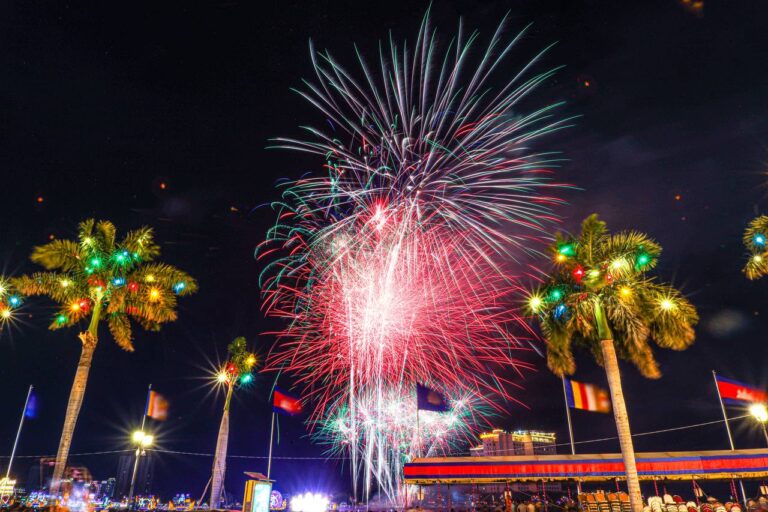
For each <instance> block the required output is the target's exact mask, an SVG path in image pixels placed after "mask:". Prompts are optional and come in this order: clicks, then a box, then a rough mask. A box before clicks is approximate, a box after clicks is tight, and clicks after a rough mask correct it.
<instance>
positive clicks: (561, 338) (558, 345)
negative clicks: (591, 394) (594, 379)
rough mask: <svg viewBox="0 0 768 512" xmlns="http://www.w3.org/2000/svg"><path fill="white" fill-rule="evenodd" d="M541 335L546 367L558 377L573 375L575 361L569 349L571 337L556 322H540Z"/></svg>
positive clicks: (563, 327)
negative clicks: (545, 347)
mask: <svg viewBox="0 0 768 512" xmlns="http://www.w3.org/2000/svg"><path fill="white" fill-rule="evenodd" d="M541 329H542V334H543V336H544V341H545V342H546V344H547V367H548V368H549V369H550V371H551V372H552V373H554V374H555V375H557V376H558V377H563V376H564V375H573V373H574V372H575V371H576V359H575V358H574V357H573V350H572V349H571V340H572V336H571V335H570V333H569V332H568V330H567V329H566V328H565V326H563V325H562V324H560V323H558V322H556V321H550V322H542V326H541Z"/></svg>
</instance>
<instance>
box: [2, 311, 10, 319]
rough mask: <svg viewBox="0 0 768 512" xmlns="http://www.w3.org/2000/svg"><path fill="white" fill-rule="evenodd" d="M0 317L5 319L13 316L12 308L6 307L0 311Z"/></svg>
mask: <svg viewBox="0 0 768 512" xmlns="http://www.w3.org/2000/svg"><path fill="white" fill-rule="evenodd" d="M0 317H2V318H3V319H6V318H10V317H11V310H10V309H4V310H3V311H2V312H0Z"/></svg>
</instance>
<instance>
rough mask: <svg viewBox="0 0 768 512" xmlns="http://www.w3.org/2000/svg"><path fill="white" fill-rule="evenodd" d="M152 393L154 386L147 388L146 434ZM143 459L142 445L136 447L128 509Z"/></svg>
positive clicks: (142, 424)
mask: <svg viewBox="0 0 768 512" xmlns="http://www.w3.org/2000/svg"><path fill="white" fill-rule="evenodd" d="M151 393H152V384H150V385H149V387H148V388H147V401H146V404H145V405H144V414H143V415H142V416H141V432H144V425H146V423H147V413H148V412H149V411H148V410H147V409H149V395H150V394H151ZM140 459H141V443H138V446H136V461H135V462H134V463H133V473H132V474H131V487H130V489H129V490H128V507H130V506H131V502H132V501H133V491H134V489H135V487H136V475H137V473H138V472H139V460H140Z"/></svg>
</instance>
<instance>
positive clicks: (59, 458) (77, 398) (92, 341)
mask: <svg viewBox="0 0 768 512" xmlns="http://www.w3.org/2000/svg"><path fill="white" fill-rule="evenodd" d="M100 316H101V298H99V300H97V301H96V305H95V306H94V308H93V313H92V314H91V322H90V324H89V325H88V330H87V331H85V332H81V333H80V335H79V338H80V341H81V342H82V344H83V347H82V350H81V351H80V361H78V363H77V371H76V372H75V380H74V381H73V382H72V390H71V391H70V392H69V402H68V403H67V412H66V414H65V415H64V428H63V429H62V431H61V438H60V439H59V450H58V451H57V452H56V466H55V467H54V469H53V478H51V487H50V492H51V494H57V493H58V491H59V486H60V485H61V479H62V477H63V476H64V469H65V468H66V466H67V458H68V457H69V447H70V446H71V444H72V436H73V434H74V432H75V425H76V424H77V417H78V416H79V415H80V407H82V405H83V398H84V397H85V386H86V385H87V384H88V374H89V373H90V371H91V361H92V360H93V353H94V351H95V350H96V344H97V343H98V341H99V340H98V326H99V318H100Z"/></svg>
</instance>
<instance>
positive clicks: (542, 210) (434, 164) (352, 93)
mask: <svg viewBox="0 0 768 512" xmlns="http://www.w3.org/2000/svg"><path fill="white" fill-rule="evenodd" d="M503 26H504V22H502V23H501V24H500V26H499V28H498V29H497V31H496V32H495V33H494V35H493V37H492V38H491V41H490V43H489V45H488V47H487V49H486V50H485V52H484V53H482V54H481V55H480V56H479V62H478V64H477V66H476V67H475V68H471V66H470V56H471V50H472V49H473V48H474V46H475V40H476V38H477V35H476V34H472V35H470V36H469V37H468V38H467V39H466V40H465V37H464V34H463V32H462V30H461V26H460V27H459V33H458V36H457V37H456V38H455V39H454V40H453V41H451V42H450V43H449V44H448V45H447V47H446V48H445V49H444V50H443V51H439V49H438V43H437V39H436V35H435V32H434V30H432V29H431V28H430V27H429V26H428V23H427V18H425V20H424V22H423V23H422V26H421V29H420V31H419V35H418V38H417V41H416V45H415V47H414V49H413V50H408V49H407V46H406V45H404V46H403V48H402V49H401V48H399V47H398V46H397V45H396V44H395V43H394V42H393V41H391V40H390V43H389V47H388V52H386V53H385V52H384V50H383V49H382V51H381V55H380V57H381V58H380V62H379V64H378V69H377V70H376V71H374V70H373V69H372V68H371V67H369V66H368V65H367V64H366V63H365V61H364V60H363V58H362V56H361V55H360V54H359V52H358V55H357V56H358V60H359V63H360V73H359V76H358V78H355V77H354V76H353V74H351V73H349V72H347V71H346V70H345V69H343V68H342V67H341V65H340V64H339V63H338V62H337V61H335V60H334V59H333V57H331V56H330V55H329V54H328V53H318V52H315V50H314V49H313V48H312V52H311V55H312V62H313V65H314V70H315V73H316V81H315V82H305V88H304V89H303V90H301V91H297V92H298V93H299V94H300V95H301V96H303V97H304V98H305V99H306V100H307V101H309V102H310V103H311V104H312V105H314V106H315V107H316V108H317V109H318V110H320V111H321V113H322V114H323V116H324V117H325V118H326V119H327V123H326V125H327V127H324V128H322V129H320V128H313V127H305V130H306V131H307V132H308V133H309V138H308V139H307V140H299V139H285V138H281V139H276V143H275V147H279V148H287V149H291V150H296V151H303V152H308V153H312V154H315V155H318V156H319V157H321V158H322V159H323V160H324V161H325V162H326V163H325V173H323V174H322V175H317V176H307V177H304V178H302V179H299V180H296V181H291V182H286V183H285V184H284V191H283V195H282V197H283V200H282V201H280V202H278V203H275V205H274V207H275V208H276V209H277V210H278V221H277V223H276V224H275V226H274V227H273V228H271V229H270V230H269V232H268V233H267V237H266V240H265V241H264V242H263V243H262V244H261V245H260V247H259V249H258V253H259V257H260V258H262V259H266V260H268V261H269V264H268V265H267V267H266V268H265V270H264V273H263V274H262V279H261V287H262V292H263V298H264V302H263V305H264V310H265V311H266V313H267V314H268V315H271V316H275V317H283V318H286V319H287V320H288V326H287V327H286V328H285V329H284V330H283V331H281V332H280V333H278V335H279V342H278V343H277V344H276V347H275V349H274V350H273V351H272V353H271V354H270V356H269V358H268V361H267V369H268V370H276V371H281V372H288V373H289V374H292V375H293V376H294V377H295V379H296V382H297V384H298V385H299V386H301V387H302V388H303V389H304V390H305V395H304V396H305V399H306V400H307V401H310V402H312V404H313V408H312V410H313V413H312V416H311V418H310V423H311V424H312V425H315V426H316V425H320V426H321V428H320V429H319V432H320V433H325V434H327V435H328V439H330V440H331V441H337V442H338V443H339V446H340V447H341V446H342V445H344V449H345V450H346V451H347V452H348V453H349V454H350V457H351V461H352V466H353V477H354V478H353V480H354V485H355V489H357V480H356V479H357V477H358V476H359V475H363V476H364V477H365V480H364V481H365V484H366V485H365V487H366V489H369V488H370V483H371V480H372V478H374V479H376V481H377V482H378V483H379V485H380V486H381V488H382V490H383V491H384V492H385V493H386V494H387V495H388V496H389V497H391V498H393V499H394V498H396V496H397V492H398V482H399V467H400V466H399V465H398V464H399V462H396V461H399V460H400V459H401V456H402V451H401V449H400V447H399V445H398V442H396V439H402V437H403V436H405V437H406V438H412V437H413V436H414V435H415V430H414V426H413V424H412V423H411V425H410V427H408V426H403V427H402V429H395V431H394V432H390V431H389V429H391V428H392V423H391V422H388V421H379V420H376V421H367V422H366V420H365V418H369V419H370V418H379V419H380V418H382V417H383V415H384V414H385V412H384V411H385V410H386V409H387V408H389V407H391V404H392V403H395V402H397V401H398V400H413V392H414V387H415V384H416V383H424V384H429V385H432V386H437V387H440V388H441V389H445V390H446V391H448V392H449V393H450V396H453V397H471V401H472V403H476V402H477V403H481V404H482V405H483V406H484V409H488V408H491V409H492V408H494V407H496V408H499V407H500V405H499V404H500V403H502V402H503V400H500V398H501V399H506V400H510V399H514V397H513V396H512V395H511V393H510V390H511V389H513V388H514V386H515V384H514V383H513V382H511V381H509V380H508V379H506V378H503V377H501V376H500V375H498V374H497V373H496V371H495V370H497V369H500V368H504V372H503V373H504V374H505V375H509V374H513V373H521V372H522V371H524V370H526V369H527V368H528V365H527V364H525V363H523V362H520V361H519V360H518V359H517V358H516V353H517V352H518V351H520V350H526V347H527V345H526V344H525V342H526V340H527V338H528V333H527V331H526V327H525V324H524V322H522V320H521V318H520V317H519V316H518V315H517V313H516V312H515V310H514V309H510V300H509V295H510V294H511V293H512V292H514V291H515V290H516V288H517V283H516V280H515V278H514V275H513V274H512V272H511V269H510V263H511V262H514V260H515V259H516V257H517V256H518V255H519V254H520V253H522V252H527V251H531V250H532V249H531V247H533V246H536V245H537V244H536V243H535V242H536V241H538V239H539V237H540V236H543V235H542V233H544V231H545V228H546V226H547V225H548V224H549V223H550V222H552V221H553V220H555V219H554V217H553V216H552V214H551V213H550V208H551V207H552V206H553V205H557V204H559V203H560V201H559V200H558V199H556V198H555V197H552V196H550V195H549V194H550V191H551V190H552V189H553V188H557V187H562V185H561V184H557V183H554V182H552V181H551V168H552V167H553V166H554V165H556V163H557V161H558V159H557V158H556V157H555V155H554V154H552V153H547V152H541V151H536V150H534V149H533V148H532V147H531V144H532V141H533V140H534V139H536V138H538V137H540V136H541V135H544V134H546V133H550V132H552V131H554V130H558V129H561V128H563V127H565V126H566V125H567V122H568V120H567V119H566V120H563V119H557V118H555V117H553V116H554V112H553V111H554V110H555V109H556V108H557V107H558V106H559V104H553V105H547V106H545V107H543V108H539V109H537V110H535V111H533V112H531V113H527V114H521V113H519V112H518V111H517V109H518V104H519V103H520V102H521V101H522V100H523V99H524V98H525V97H526V96H528V95H529V93H531V92H532V91H533V90H534V89H536V88H537V87H538V86H539V85H541V84H542V83H543V82H545V81H546V80H547V79H549V78H550V77H551V76H552V74H553V73H554V72H555V70H548V71H545V72H543V73H539V74H534V75H531V76H529V70H530V68H531V67H532V66H533V65H534V64H535V63H536V61H538V60H539V58H540V57H541V54H539V55H537V56H536V57H535V58H534V59H533V60H532V61H531V62H529V63H527V64H526V65H525V66H524V67H523V69H522V70H520V71H519V72H518V73H517V74H515V75H514V76H512V78H511V79H509V80H506V81H504V82H503V84H502V85H501V87H497V88H495V89H494V88H492V87H491V86H490V80H489V79H490V77H491V76H492V73H493V72H494V71H497V70H501V69H503V62H504V59H505V57H507V56H508V54H509V53H510V51H511V50H512V48H513V46H514V44H515V43H516V42H517V41H518V40H519V39H520V38H521V37H522V35H523V33H524V31H523V32H521V33H519V34H518V35H517V36H516V37H514V38H512V40H511V41H509V42H506V43H505V42H503V40H502V29H503ZM542 53H543V52H542ZM513 331H517V332H522V333H523V336H522V337H521V336H519V335H515V334H514V333H513ZM467 399H469V398H467ZM398 403H399V402H398ZM459 403H462V401H461V400H459ZM481 409H483V408H481ZM484 409H483V410H484ZM363 411H365V412H363ZM372 411H373V412H372ZM452 414H453V417H462V416H461V414H458V413H457V412H456V411H454V413H452ZM339 418H343V420H342V423H343V424H344V425H345V426H344V430H343V432H342V433H344V435H342V436H341V437H339V436H340V432H341V431H339V430H334V428H329V425H337V426H338V425H340V423H339ZM476 419H477V417H476V416H473V417H472V421H471V422H470V423H465V422H462V421H457V422H455V423H452V424H451V425H452V426H451V427H450V428H446V431H445V437H451V436H453V437H454V438H455V437H457V436H459V437H460V434H461V432H463V429H466V428H471V426H472V425H474V424H476ZM408 428H410V429H411V431H410V432H408ZM430 435H431V434H429V433H425V434H424V436H426V437H425V439H418V440H417V445H418V446H426V447H427V449H429V446H432V444H434V436H432V437H429V436H430ZM441 435H442V434H441ZM393 436H394V437H393ZM342 439H344V440H345V441H344V442H343V443H342V441H341V440H342ZM412 455H413V453H410V452H409V453H407V454H405V456H412Z"/></svg>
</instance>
